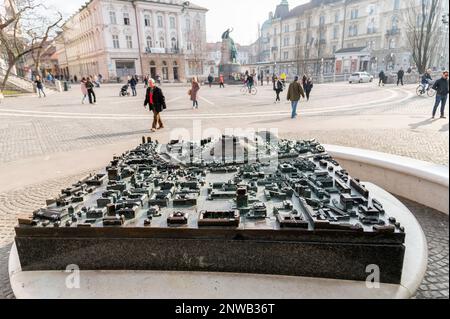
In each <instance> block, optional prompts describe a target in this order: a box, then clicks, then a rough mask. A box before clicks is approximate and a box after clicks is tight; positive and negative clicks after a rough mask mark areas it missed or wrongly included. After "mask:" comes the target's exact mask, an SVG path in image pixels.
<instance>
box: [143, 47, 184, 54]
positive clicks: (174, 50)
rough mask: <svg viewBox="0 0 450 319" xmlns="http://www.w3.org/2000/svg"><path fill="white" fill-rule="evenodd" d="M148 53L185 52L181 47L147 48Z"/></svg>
mask: <svg viewBox="0 0 450 319" xmlns="http://www.w3.org/2000/svg"><path fill="white" fill-rule="evenodd" d="M145 53H147V54H183V50H182V49H179V48H148V47H147V48H145Z"/></svg>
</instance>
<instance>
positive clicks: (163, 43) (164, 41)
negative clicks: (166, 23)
mask: <svg viewBox="0 0 450 319" xmlns="http://www.w3.org/2000/svg"><path fill="white" fill-rule="evenodd" d="M159 47H160V48H165V47H166V40H165V39H164V37H160V38H159Z"/></svg>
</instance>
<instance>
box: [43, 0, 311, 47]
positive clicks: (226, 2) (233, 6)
mask: <svg viewBox="0 0 450 319" xmlns="http://www.w3.org/2000/svg"><path fill="white" fill-rule="evenodd" d="M85 2H86V0H70V1H69V0H46V3H47V4H49V5H53V6H55V7H57V8H58V9H59V10H61V11H62V12H63V13H65V14H67V15H70V14H72V13H73V12H75V11H76V10H77V9H78V8H80V6H81V5H82V4H84V3H85ZM191 2H192V3H195V4H198V5H200V6H203V7H206V8H208V9H209V12H208V13H207V15H206V19H207V30H208V41H209V42H215V41H219V40H220V37H221V35H222V33H223V32H224V31H225V30H226V29H227V28H230V27H233V28H234V30H235V31H234V32H233V34H232V37H233V38H234V39H235V41H236V42H238V43H240V44H244V45H245V44H250V43H252V42H253V41H255V40H256V37H257V34H258V23H263V22H264V21H265V20H266V19H267V17H268V15H269V11H275V7H276V5H277V4H279V3H280V2H281V0H191ZM305 2H308V0H289V5H290V8H293V7H295V6H297V5H299V4H302V3H305Z"/></svg>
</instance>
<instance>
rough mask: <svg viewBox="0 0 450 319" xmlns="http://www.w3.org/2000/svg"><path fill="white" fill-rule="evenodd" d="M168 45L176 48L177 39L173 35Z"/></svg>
mask: <svg viewBox="0 0 450 319" xmlns="http://www.w3.org/2000/svg"><path fill="white" fill-rule="evenodd" d="M170 46H171V48H172V49H177V39H176V38H175V37H173V38H172V39H171V40H170Z"/></svg>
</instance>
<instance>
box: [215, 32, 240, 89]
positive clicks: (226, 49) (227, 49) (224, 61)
mask: <svg viewBox="0 0 450 319" xmlns="http://www.w3.org/2000/svg"><path fill="white" fill-rule="evenodd" d="M232 46H233V42H232V40H231V39H230V38H228V39H223V40H222V49H221V54H222V58H221V60H220V64H219V75H220V74H223V77H224V79H225V82H226V83H228V84H237V83H240V80H235V76H236V75H237V74H240V73H241V65H240V64H239V63H237V62H235V61H233V60H232V59H231V56H232V54H231V47H232Z"/></svg>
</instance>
